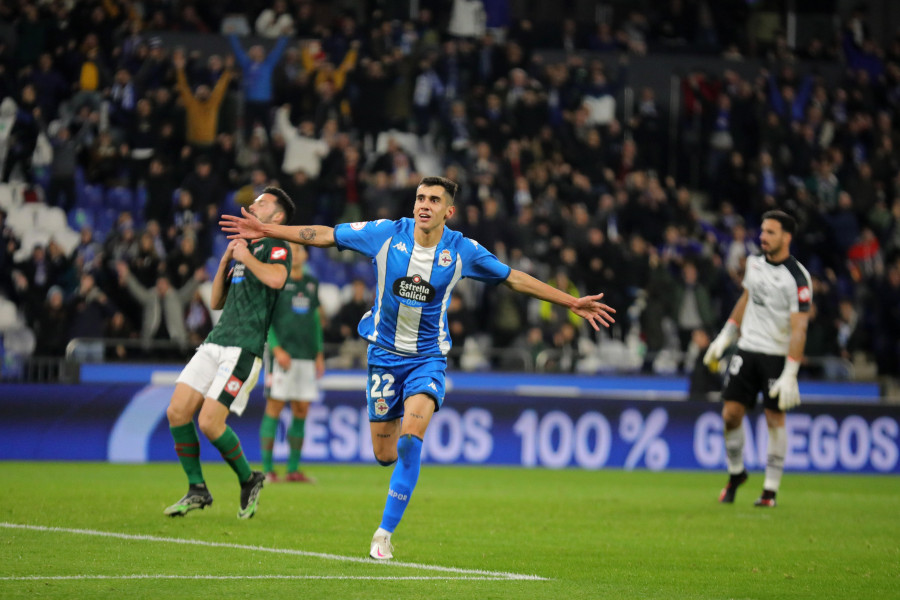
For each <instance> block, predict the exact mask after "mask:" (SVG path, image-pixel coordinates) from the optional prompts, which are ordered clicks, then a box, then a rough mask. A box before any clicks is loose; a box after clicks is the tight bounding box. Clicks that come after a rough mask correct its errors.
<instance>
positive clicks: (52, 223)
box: [36, 206, 69, 232]
mask: <svg viewBox="0 0 900 600" xmlns="http://www.w3.org/2000/svg"><path fill="white" fill-rule="evenodd" d="M36 218H37V222H38V224H40V226H41V229H46V230H47V231H54V232H55V231H64V230H66V229H68V228H69V224H68V221H67V220H66V211H64V210H63V209H61V208H59V207H58V206H41V209H40V210H39V211H38V213H37V217H36Z"/></svg>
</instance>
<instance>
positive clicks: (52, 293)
mask: <svg viewBox="0 0 900 600" xmlns="http://www.w3.org/2000/svg"><path fill="white" fill-rule="evenodd" d="M28 325H29V326H30V327H31V328H32V329H33V330H34V337H35V349H34V353H35V355H37V356H63V355H65V353H66V344H68V342H69V340H68V338H67V337H66V335H65V332H67V331H68V330H69V312H68V311H67V310H66V306H65V295H64V293H63V289H62V288H61V287H59V286H53V287H51V288H50V289H49V290H48V291H47V299H46V301H45V302H44V303H43V304H42V307H41V309H40V310H38V311H35V314H34V319H33V320H31V321H29V323H28Z"/></svg>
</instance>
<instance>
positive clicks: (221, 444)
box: [212, 425, 252, 483]
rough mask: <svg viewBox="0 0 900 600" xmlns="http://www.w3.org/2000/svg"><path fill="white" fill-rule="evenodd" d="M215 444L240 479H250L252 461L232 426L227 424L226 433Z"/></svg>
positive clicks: (241, 480)
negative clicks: (248, 458)
mask: <svg viewBox="0 0 900 600" xmlns="http://www.w3.org/2000/svg"><path fill="white" fill-rule="evenodd" d="M212 444H213V446H215V447H216V450H218V451H219V453H221V454H222V458H224V459H225V462H227V463H228V466H229V467H231V470H232V471H234V472H235V473H237V476H238V481H240V482H241V483H244V482H245V481H247V480H248V479H250V474H251V473H252V471H251V470H250V463H248V462H247V457H246V456H244V450H243V448H241V440H239V439H238V436H237V434H236V433H235V432H234V431H232V429H231V427H229V426H227V425H226V426H225V433H223V434H222V435H220V436H219V437H218V439H216V440H214V441H213V443H212Z"/></svg>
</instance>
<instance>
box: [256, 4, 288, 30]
mask: <svg viewBox="0 0 900 600" xmlns="http://www.w3.org/2000/svg"><path fill="white" fill-rule="evenodd" d="M255 29H256V33H257V35H260V36H262V37H265V38H270V39H275V38H278V37H281V36H292V35H294V17H292V16H291V13H289V12H288V7H287V3H286V2H285V1H284V0H275V2H274V3H273V4H272V6H271V7H270V8H265V9H263V11H262V12H261V13H259V16H258V17H257V18H256V27H255Z"/></svg>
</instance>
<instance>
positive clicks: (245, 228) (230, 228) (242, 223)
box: [219, 207, 264, 240]
mask: <svg viewBox="0 0 900 600" xmlns="http://www.w3.org/2000/svg"><path fill="white" fill-rule="evenodd" d="M241 215H242V216H240V217H238V216H235V215H222V216H221V217H219V227H220V228H221V229H222V231H224V232H225V233H226V234H228V239H229V240H237V239H245V240H256V239H259V238H261V237H264V234H263V224H262V221H260V220H259V219H257V218H256V217H255V216H253V214H251V213H250V211H248V210H247V209H246V208H244V207H241Z"/></svg>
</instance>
